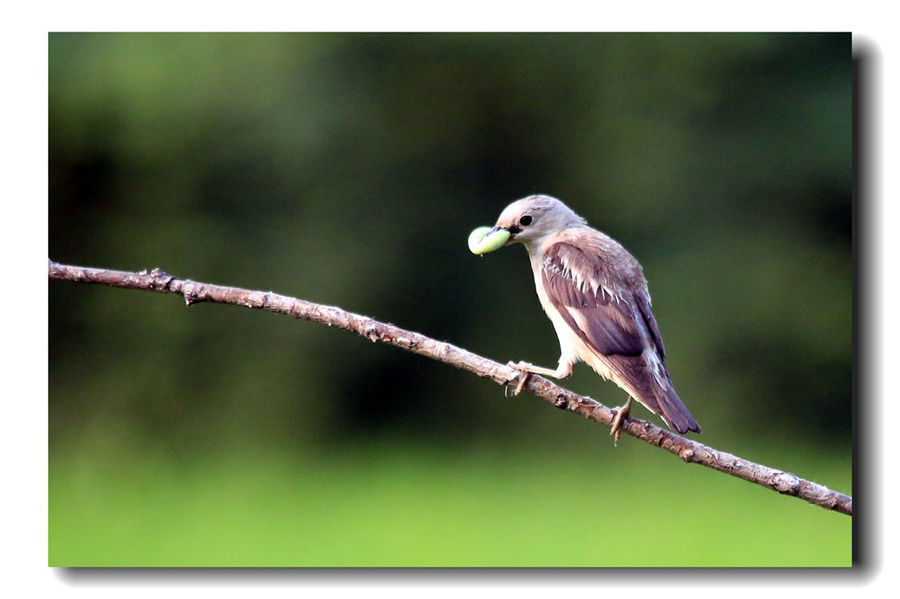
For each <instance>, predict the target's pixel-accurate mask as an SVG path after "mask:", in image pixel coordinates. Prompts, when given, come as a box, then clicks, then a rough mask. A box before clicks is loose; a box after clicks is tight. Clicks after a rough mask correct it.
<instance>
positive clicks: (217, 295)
mask: <svg viewBox="0 0 900 599" xmlns="http://www.w3.org/2000/svg"><path fill="white" fill-rule="evenodd" d="M48 271H49V278H51V279H59V280H66V281H76V282H79V283H97V284H101V285H108V286H111V287H123V288H126V289H143V290H147V291H157V292H160V293H174V294H178V295H181V296H182V297H184V300H185V302H186V303H187V305H188V306H190V305H191V304H194V303H197V302H213V303H219V304H234V305H236V306H244V307H247V308H257V309H260V310H268V311H269V312H278V313H280V314H287V315H289V316H293V317H294V318H302V319H304V320H311V321H313V322H318V323H322V324H326V325H328V326H335V327H338V328H341V329H345V330H348V331H352V332H355V333H357V334H359V335H362V336H363V337H366V338H367V339H369V340H370V341H372V342H378V341H380V342H382V343H387V344H390V345H394V346H397V347H400V348H402V349H405V350H407V351H411V352H413V353H417V354H420V355H423V356H427V357H429V358H432V359H434V360H438V361H441V362H446V363H447V364H450V365H452V366H456V367H457V368H462V369H464V370H468V371H469V372H472V373H474V374H477V375H478V376H480V377H483V378H488V379H491V380H492V381H494V382H495V383H498V384H500V385H504V386H505V385H509V384H510V383H512V382H513V381H514V380H515V379H516V378H517V376H518V371H517V370H515V369H514V368H511V367H509V366H506V365H504V364H500V363H499V362H494V361H493V360H489V359H487V358H484V357H482V356H479V355H477V354H473V353H472V352H469V351H466V350H465V349H462V348H459V347H456V346H454V345H451V344H449V343H444V342H442V341H437V340H435V339H431V338H430V337H426V336H425V335H422V334H420V333H416V332H413V331H407V330H404V329H401V328H399V327H396V326H393V325H390V324H386V323H383V322H379V321H377V320H373V319H371V318H368V317H366V316H361V315H359V314H354V313H352V312H347V311H346V310H342V309H341V308H337V307H334V306H323V305H321V304H315V303H312V302H308V301H304V300H300V299H296V298H292V297H288V296H284V295H279V294H277V293H272V292H271V291H269V292H263V291H253V290H248V289H240V288H238V287H226V286H222V285H212V284H209V283H199V282H196V281H190V280H187V279H179V278H176V277H173V276H172V275H170V274H167V273H165V272H163V271H161V270H159V269H158V268H156V269H153V271H152V272H150V273H148V272H146V271H142V272H124V271H117V270H103V269H97V268H86V267H81V266H69V265H65V264H58V263H56V262H53V261H52V260H51V261H50V263H49V269H48ZM524 388H525V389H527V390H528V391H530V392H532V393H533V394H535V395H537V396H538V397H540V398H541V399H544V400H546V401H548V402H550V403H551V404H553V405H554V406H556V407H558V408H562V409H566V410H569V411H572V412H575V413H576V414H580V415H581V416H584V417H585V418H589V419H591V420H594V421H596V422H599V423H600V424H603V425H604V426H608V427H611V426H612V422H613V418H614V416H615V411H614V410H611V409H609V408H607V407H606V406H604V405H602V404H600V403H599V402H597V401H594V400H593V399H590V398H588V397H583V396H581V395H577V394H575V393H573V392H571V391H569V390H567V389H564V388H562V387H560V386H558V385H556V384H554V383H552V382H550V381H548V380H547V379H545V378H543V377H540V376H536V375H532V376H530V377H529V378H528V381H527V383H526V385H525V387H524ZM622 430H623V431H624V432H625V433H627V434H629V435H632V436H633V437H636V438H638V439H641V440H642V441H645V442H647V443H649V444H651V445H656V446H657V447H661V448H662V449H665V450H666V451H668V452H670V453H673V454H675V455H677V456H678V457H680V458H681V459H682V460H684V461H685V462H694V463H696V464H702V465H704V466H706V467H708V468H712V469H714V470H718V471H720V472H725V473H727V474H731V475H732V476H736V477H738V478H742V479H744V480H746V481H749V482H753V483H756V484H758V485H762V486H764V487H767V488H769V489H772V490H774V491H777V492H779V493H782V494H785V495H793V496H794V497H799V498H801V499H805V500H806V501H808V502H810V503H812V504H815V505H818V506H821V507H823V508H825V509H830V510H835V511H837V512H840V513H842V514H848V515H851V516H852V515H853V498H852V497H850V496H848V495H845V494H843V493H838V492H836V491H832V490H831V489H828V488H827V487H824V486H822V485H820V484H818V483H815V482H812V481H808V480H804V479H802V478H800V477H799V476H796V475H794V474H791V473H790V472H785V471H783V470H776V469H774V468H769V467H768V466H764V465H762V464H756V463H753V462H750V461H748V460H744V459H742V458H739V457H737V456H734V455H732V454H730V453H726V452H724V451H719V450H717V449H713V448H712V447H709V446H707V445H703V444H702V443H698V442H696V441H693V440H691V439H686V438H684V437H681V436H679V435H676V434H675V433H672V432H670V431H667V430H663V429H661V428H659V427H658V426H656V425H655V424H653V423H651V422H647V421H645V420H638V419H636V418H627V419H626V420H624V421H623V422H622Z"/></svg>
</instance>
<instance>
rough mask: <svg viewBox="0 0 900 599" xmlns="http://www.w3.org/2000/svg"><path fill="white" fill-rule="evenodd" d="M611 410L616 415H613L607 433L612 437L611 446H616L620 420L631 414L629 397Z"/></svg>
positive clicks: (620, 430) (620, 434)
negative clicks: (622, 403)
mask: <svg viewBox="0 0 900 599" xmlns="http://www.w3.org/2000/svg"><path fill="white" fill-rule="evenodd" d="M613 411H614V412H615V413H616V415H615V416H614V417H613V421H612V428H611V429H610V430H609V434H610V435H612V437H613V447H618V446H619V437H621V436H622V421H623V420H625V419H627V418H628V415H629V414H631V398H630V397H629V398H628V401H626V402H625V405H624V406H619V407H617V408H613Z"/></svg>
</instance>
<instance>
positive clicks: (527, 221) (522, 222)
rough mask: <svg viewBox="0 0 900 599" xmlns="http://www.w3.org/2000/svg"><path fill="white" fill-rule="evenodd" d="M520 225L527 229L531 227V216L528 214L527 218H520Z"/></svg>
mask: <svg viewBox="0 0 900 599" xmlns="http://www.w3.org/2000/svg"><path fill="white" fill-rule="evenodd" d="M519 224H520V225H522V226H523V227H527V226H528V225H530V224H531V215H530V214H526V215H525V216H523V217H522V218H520V219H519Z"/></svg>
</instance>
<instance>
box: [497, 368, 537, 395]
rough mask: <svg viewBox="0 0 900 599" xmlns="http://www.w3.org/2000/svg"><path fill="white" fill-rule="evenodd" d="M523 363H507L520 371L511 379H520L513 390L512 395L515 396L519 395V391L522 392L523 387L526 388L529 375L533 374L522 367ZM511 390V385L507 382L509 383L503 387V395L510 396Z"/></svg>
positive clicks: (510, 381) (511, 380)
mask: <svg viewBox="0 0 900 599" xmlns="http://www.w3.org/2000/svg"><path fill="white" fill-rule="evenodd" d="M521 364H522V363H521V362H508V363H507V364H506V365H507V366H509V367H510V368H515V369H516V370H517V371H519V374H518V375H516V377H515V378H513V379H510V380H509V383H512V382H513V381H518V382H517V383H516V386H515V388H514V389H513V390H512V396H513V397H515V396H516V395H518V394H519V393H521V392H522V389H524V388H525V384H526V383H528V377H529V376H530V375H531V373H530V372H528V371H527V370H525V369H523V368H522V366H521ZM509 391H510V387H509V385H508V384H507V385H506V386H505V387H504V388H503V396H504V397H507V398H508V397H509Z"/></svg>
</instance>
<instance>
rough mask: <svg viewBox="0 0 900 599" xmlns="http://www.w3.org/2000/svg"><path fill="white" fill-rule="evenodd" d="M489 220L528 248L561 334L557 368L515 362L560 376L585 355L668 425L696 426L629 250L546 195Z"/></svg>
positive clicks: (544, 298) (547, 306)
mask: <svg viewBox="0 0 900 599" xmlns="http://www.w3.org/2000/svg"><path fill="white" fill-rule="evenodd" d="M495 228H498V229H501V228H502V229H507V230H509V231H510V234H511V236H510V239H509V241H508V243H517V242H518V243H522V244H524V245H525V247H526V249H527V250H528V254H529V258H530V259H531V266H532V270H533V271H534V281H535V287H536V289H537V293H538V297H539V299H540V301H541V305H542V306H543V308H544V311H545V312H546V313H547V316H548V317H549V318H550V320H551V322H552V323H553V326H554V329H555V330H556V333H557V336H558V337H559V342H560V352H561V356H560V359H559V367H558V368H557V369H556V370H550V369H546V368H540V367H537V366H534V365H532V364H528V363H524V362H522V363H519V364H518V365H517V366H518V367H519V368H521V369H523V370H527V371H529V372H535V373H537V374H542V375H549V376H554V377H556V378H564V377H566V376H568V375H569V374H571V372H572V367H573V365H574V364H576V363H577V362H579V361H584V362H586V363H587V364H589V365H590V366H591V367H592V368H593V369H594V370H595V371H596V372H597V373H599V374H600V375H601V376H603V377H604V378H607V379H610V380H612V381H613V382H615V383H616V384H617V385H618V386H619V387H621V388H622V389H624V390H625V391H626V392H627V393H628V394H629V395H630V396H631V397H633V398H634V399H636V400H637V401H639V402H640V403H642V404H643V405H644V406H646V407H647V409H649V410H650V411H651V412H654V413H655V414H659V415H660V416H661V417H662V418H663V420H665V422H666V424H668V425H669V427H670V428H672V429H674V430H676V431H678V432H679V433H685V432H687V431H696V432H700V426H699V425H698V424H697V421H696V420H694V417H693V416H692V415H691V413H690V412H689V411H688V409H687V408H686V407H685V405H684V403H682V401H681V399H680V398H679V397H678V394H677V393H676V392H675V387H674V385H673V384H672V379H671V377H670V376H669V372H668V369H667V368H666V365H665V357H666V351H665V347H664V346H663V341H662V337H661V335H660V332H659V326H658V325H657V323H656V319H655V318H654V316H653V313H652V312H651V310H650V294H649V291H648V289H647V281H646V279H645V278H644V274H643V269H642V268H641V265H640V264H639V263H638V261H637V260H636V259H635V258H634V256H632V255H631V254H630V253H628V251H627V250H626V249H625V248H624V247H622V245H621V244H619V243H618V242H617V241H615V240H614V239H612V238H611V237H609V236H608V235H605V234H603V233H601V232H600V231H597V230H595V229H592V228H590V227H589V226H587V223H586V221H585V220H584V219H583V218H581V217H579V216H578V215H577V214H575V213H574V212H573V211H572V210H571V209H569V207H568V206H566V205H565V204H563V203H562V202H560V201H559V200H557V199H555V198H552V197H550V196H543V195H537V196H529V197H527V198H523V199H521V200H518V201H516V202H513V203H512V204H510V205H509V206H507V208H506V209H505V210H504V211H503V212H502V213H501V215H500V217H499V218H498V220H497V224H496V227H495Z"/></svg>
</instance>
